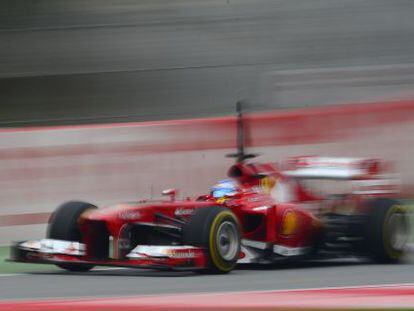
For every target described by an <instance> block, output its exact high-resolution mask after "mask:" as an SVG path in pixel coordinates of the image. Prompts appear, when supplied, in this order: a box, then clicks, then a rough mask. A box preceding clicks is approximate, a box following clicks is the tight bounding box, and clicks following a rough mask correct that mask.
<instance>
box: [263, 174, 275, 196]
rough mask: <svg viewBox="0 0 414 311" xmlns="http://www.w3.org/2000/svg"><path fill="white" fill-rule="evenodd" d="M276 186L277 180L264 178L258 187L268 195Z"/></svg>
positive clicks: (269, 177) (268, 177)
mask: <svg viewBox="0 0 414 311" xmlns="http://www.w3.org/2000/svg"><path fill="white" fill-rule="evenodd" d="M276 184H277V179H276V178H274V177H271V176H267V177H264V178H262V179H261V180H260V186H261V187H262V189H263V190H264V191H265V192H266V193H270V191H272V189H273V188H274V187H275V186H276Z"/></svg>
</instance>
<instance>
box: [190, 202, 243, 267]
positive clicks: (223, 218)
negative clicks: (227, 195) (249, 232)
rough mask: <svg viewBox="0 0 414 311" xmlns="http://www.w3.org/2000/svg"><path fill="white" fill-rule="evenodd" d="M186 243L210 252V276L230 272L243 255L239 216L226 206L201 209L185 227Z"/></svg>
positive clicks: (208, 259) (208, 265) (208, 260)
mask: <svg viewBox="0 0 414 311" xmlns="http://www.w3.org/2000/svg"><path fill="white" fill-rule="evenodd" d="M183 244H185V245H194V246H199V247H203V248H205V249H206V250H207V254H208V256H207V270H206V272H209V273H228V272H230V271H231V270H233V269H234V268H235V266H236V264H237V260H238V259H239V256H240V247H241V240H240V226H239V223H238V220H237V217H236V216H235V215H234V214H233V213H232V212H231V211H230V210H229V209H226V208H223V207H218V206H215V207H206V208H198V209H196V210H195V213H194V214H193V216H192V217H191V219H190V220H189V222H188V223H187V224H186V225H184V227H183Z"/></svg>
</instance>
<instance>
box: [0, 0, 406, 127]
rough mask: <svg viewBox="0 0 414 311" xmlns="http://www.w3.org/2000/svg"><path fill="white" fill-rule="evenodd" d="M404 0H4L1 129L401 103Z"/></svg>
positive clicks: (0, 51) (1, 15) (1, 13)
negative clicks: (248, 109) (239, 106)
mask: <svg viewBox="0 0 414 311" xmlns="http://www.w3.org/2000/svg"><path fill="white" fill-rule="evenodd" d="M413 14H414V3H413V2H412V1H410V0H393V1H390V0H347V1H343V0H312V1H309V0H255V1H252V0H209V1H203V0H141V1H133V0H119V1H111V0H82V1H81V0H73V1H66V0H31V1H27V0H3V1H1V3H0V42H1V48H0V103H1V106H0V107H1V108H0V109H1V110H0V112H1V113H0V125H2V126H19V125H33V124H36V125H43V124H63V123H65V124H71V123H90V122H113V121H128V120H129V121H130V120H147V119H154V120H159V119H169V118H181V117H186V118H191V117H195V116H210V115H222V114H229V113H232V112H233V110H234V102H235V101H236V100H237V99H240V98H248V99H250V100H252V101H253V102H254V103H255V105H253V107H252V109H253V110H266V109H270V108H271V109H273V108H291V107H298V106H307V105H322V104H334V103H344V102H350V101H369V100H376V99H377V98H382V97H388V98H393V99H395V98H396V97H404V96H407V93H410V92H411V89H412V86H413V83H414V81H413V79H414V67H413V65H412V63H414V19H413V18H412V17H413Z"/></svg>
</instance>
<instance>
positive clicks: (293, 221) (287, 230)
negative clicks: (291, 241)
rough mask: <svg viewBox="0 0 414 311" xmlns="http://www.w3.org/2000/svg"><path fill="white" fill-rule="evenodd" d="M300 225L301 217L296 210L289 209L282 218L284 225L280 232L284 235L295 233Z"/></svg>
mask: <svg viewBox="0 0 414 311" xmlns="http://www.w3.org/2000/svg"><path fill="white" fill-rule="evenodd" d="M298 225H299V219H298V215H297V214H296V212H294V211H292V210H287V211H286V212H285V213H284V215H283V219H282V227H281V231H280V233H281V234H283V235H292V234H295V233H296V231H297V229H298Z"/></svg>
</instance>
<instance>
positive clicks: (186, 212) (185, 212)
mask: <svg viewBox="0 0 414 311" xmlns="http://www.w3.org/2000/svg"><path fill="white" fill-rule="evenodd" d="M193 213H194V209H193V208H177V209H176V210H175V212H174V215H175V216H187V215H192V214H193Z"/></svg>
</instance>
